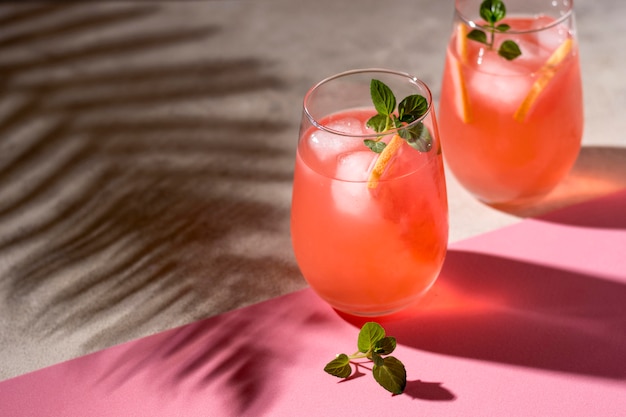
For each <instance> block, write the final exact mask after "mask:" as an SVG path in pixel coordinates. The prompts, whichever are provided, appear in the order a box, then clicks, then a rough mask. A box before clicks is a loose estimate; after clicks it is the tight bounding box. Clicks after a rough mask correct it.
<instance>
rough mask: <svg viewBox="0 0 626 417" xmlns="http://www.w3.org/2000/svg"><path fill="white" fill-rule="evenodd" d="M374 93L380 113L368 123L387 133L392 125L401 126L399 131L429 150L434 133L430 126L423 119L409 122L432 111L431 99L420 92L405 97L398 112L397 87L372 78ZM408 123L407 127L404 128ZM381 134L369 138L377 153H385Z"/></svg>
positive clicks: (416, 147)
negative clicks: (396, 111) (374, 138)
mask: <svg viewBox="0 0 626 417" xmlns="http://www.w3.org/2000/svg"><path fill="white" fill-rule="evenodd" d="M370 94H371V96H372V102H373V103H374V108H375V109H376V112H377V114H376V115H375V116H373V117H371V118H370V119H369V120H368V121H367V126H368V127H369V128H370V129H373V130H374V131H375V132H377V133H385V132H387V131H388V130H391V129H399V130H398V135H400V137H401V138H402V139H404V140H405V141H406V142H407V143H408V144H409V145H411V146H412V147H413V148H415V149H417V150H418V151H420V152H428V151H429V150H430V149H431V147H432V137H431V136H430V133H429V132H428V129H427V128H426V126H424V124H423V123H422V122H419V123H416V124H414V125H412V126H410V127H404V126H407V125H409V124H411V123H413V122H414V121H416V120H418V119H419V118H420V117H422V116H423V115H424V114H426V112H427V111H428V101H427V100H426V99H425V98H424V97H422V96H420V95H419V94H413V95H410V96H408V97H405V98H404V99H403V100H402V101H401V102H400V104H398V114H397V115H396V114H395V113H394V112H395V110H396V96H395V95H394V94H393V91H391V89H390V88H389V87H388V86H387V85H386V84H385V83H383V82H382V81H379V80H374V79H373V80H372V81H371V83H370ZM403 127H404V128H403ZM382 138H383V136H379V137H378V138H377V139H376V140H372V139H366V140H365V141H364V143H365V146H367V147H368V148H370V149H371V150H372V151H374V152H376V153H381V152H382V151H383V149H385V146H386V144H385V142H382V141H381V139H382Z"/></svg>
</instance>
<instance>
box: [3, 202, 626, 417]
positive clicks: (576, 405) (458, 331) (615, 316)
mask: <svg viewBox="0 0 626 417" xmlns="http://www.w3.org/2000/svg"><path fill="white" fill-rule="evenodd" d="M380 322H381V323H382V324H383V325H384V326H385V328H386V329H387V331H388V334H390V335H393V336H396V337H397V338H398V342H399V346H398V348H397V350H396V352H394V356H396V357H398V358H399V359H400V360H402V361H403V362H404V364H405V366H406V368H407V373H408V385H407V389H406V392H405V393H404V394H403V395H399V396H392V395H391V394H389V393H387V392H386V391H384V390H383V389H382V388H380V387H379V386H378V385H377V384H376V383H375V382H374V380H373V378H372V377H371V375H370V372H369V371H367V370H362V371H361V375H358V376H357V377H355V378H353V379H351V380H348V381H343V382H341V380H339V379H337V378H334V377H332V376H330V375H327V374H325V373H324V372H323V371H322V368H323V366H324V365H325V364H326V362H327V361H329V360H330V359H332V358H333V356H334V355H335V354H336V353H340V352H345V353H352V352H353V351H355V350H356V345H355V344H356V336H357V333H358V326H360V324H361V323H362V320H360V319H355V318H351V317H344V316H342V315H339V314H337V313H335V312H334V311H332V310H331V309H330V308H328V307H327V306H326V305H325V304H324V303H323V302H321V301H320V300H318V298H317V297H316V296H315V295H314V294H313V293H312V292H311V291H310V290H304V291H300V292H296V293H293V294H289V295H287V296H284V297H280V298H276V299H273V300H270V301H267V302H264V303H261V304H257V305H254V306H251V307H248V308H244V309H240V310H236V311H233V312H230V313H227V314H224V315H221V316H217V317H213V318H210V319H207V320H204V321H200V322H197V323H193V324H190V325H188V326H184V327H181V328H177V329H173V330H170V331H166V332H163V333H160V334H157V335H154V336H151V337H147V338H144V339H140V340H137V341H133V342H129V343H126V344H123V345H119V346H116V347H113V348H110V349H107V350H104V351H102V352H98V353H95V354H92V355H88V356H85V357H82V358H78V359H75V360H72V361H68V362H65V363H61V364H58V365H55V366H52V367H49V368H46V369H42V370H40V371H37V372H33V373H30V374H27V375H23V376H20V377H17V378H14V379H11V380H8V381H4V382H2V383H0V415H1V416H67V417H72V416H81V417H83V416H153V417H158V416H186V417H191V416H262V415H271V416H296V415H299V416H302V415H307V416H308V415H313V416H326V415H333V416H334V415H341V416H364V415H377V414H379V413H381V414H382V415H393V416H405V415H406V416H408V415H410V416H422V415H423V416H434V415H437V416H461V415H463V416H469V415H472V416H625V415H626V359H625V358H626V191H623V192H620V193H618V194H614V195H612V196H609V197H606V198H603V199H601V200H597V201H593V202H590V203H584V204H582V205H579V206H575V207H571V208H568V209H565V210H562V211H560V212H556V213H553V214H551V215H549V216H545V217H543V218H540V219H531V220H526V221H523V222H521V223H519V224H517V225H514V226H512V227H508V228H505V229H501V230H498V231H496V232H492V233H489V234H485V235H482V236H479V237H476V238H473V239H469V240H466V241H463V242H459V243H457V244H454V245H452V246H451V247H450V250H449V254H448V257H447V259H446V263H445V266H444V269H443V271H442V274H441V277H440V278H439V280H438V282H437V284H436V285H435V286H434V287H433V289H432V290H431V292H430V293H429V294H428V295H427V296H426V297H425V299H424V300H423V301H422V302H421V303H420V304H419V305H416V306H415V307H414V308H412V309H410V310H409V311H406V312H404V313H402V314H399V315H397V316H395V317H389V318H385V319H381V320H380Z"/></svg>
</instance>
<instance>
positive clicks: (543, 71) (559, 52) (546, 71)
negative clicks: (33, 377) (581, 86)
mask: <svg viewBox="0 0 626 417" xmlns="http://www.w3.org/2000/svg"><path fill="white" fill-rule="evenodd" d="M572 43H573V42H572V39H571V38H568V39H566V40H565V42H563V43H562V44H561V45H559V47H558V48H556V50H555V51H554V52H553V53H552V55H550V58H548V60H547V61H546V63H545V64H543V66H542V67H541V68H540V69H539V74H540V75H539V78H537V79H536V80H535V82H534V83H533V86H532V87H531V88H530V91H528V94H527V95H526V97H525V98H524V101H522V103H521V104H520V106H519V107H518V108H517V110H516V111H515V114H514V115H513V118H514V119H515V120H516V121H518V122H520V123H522V122H523V121H524V120H525V119H526V115H527V114H528V111H529V110H530V109H531V107H532V106H533V104H534V103H535V101H536V100H537V97H539V95H540V94H541V92H542V91H543V89H544V88H546V86H547V85H548V83H549V82H550V80H551V79H552V77H554V74H556V71H557V68H558V66H559V64H561V62H563V60H564V59H565V58H567V56H568V55H569V53H570V51H571V50H572Z"/></svg>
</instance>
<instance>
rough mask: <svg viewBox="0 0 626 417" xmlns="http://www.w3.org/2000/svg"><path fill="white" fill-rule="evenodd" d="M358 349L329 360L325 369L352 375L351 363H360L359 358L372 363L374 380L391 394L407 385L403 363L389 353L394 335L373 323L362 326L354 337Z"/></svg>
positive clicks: (338, 374) (393, 348)
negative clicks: (355, 337)
mask: <svg viewBox="0 0 626 417" xmlns="http://www.w3.org/2000/svg"><path fill="white" fill-rule="evenodd" d="M357 347H358V349H359V350H358V351H357V352H356V353H354V354H352V355H346V354H345V353H341V354H339V355H337V357H336V358H335V359H333V360H332V361H330V362H328V364H327V365H326V366H325V367H324V371H326V372H327V373H329V374H331V375H334V376H336V377H339V378H348V377H349V376H350V375H352V366H351V365H352V364H354V365H355V366H359V363H360V362H353V361H355V360H358V359H369V360H370V361H372V362H373V367H372V375H373V376H374V379H375V380H376V382H378V383H379V384H380V385H381V386H382V387H383V388H385V389H386V390H387V391H389V392H391V393H393V394H402V392H404V388H405V387H406V370H405V368H404V365H403V364H402V362H400V361H399V360H398V359H396V358H394V357H393V356H386V357H383V356H384V355H389V354H390V353H392V352H393V351H394V350H395V349H396V338H395V337H391V336H386V335H385V329H383V327H382V326H381V325H380V324H378V323H375V322H367V323H365V324H364V325H363V327H361V331H360V332H359V337H358V340H357Z"/></svg>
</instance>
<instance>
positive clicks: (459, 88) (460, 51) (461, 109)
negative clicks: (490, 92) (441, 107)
mask: <svg viewBox="0 0 626 417" xmlns="http://www.w3.org/2000/svg"><path fill="white" fill-rule="evenodd" d="M467 33H468V27H467V26H466V25H464V24H463V23H459V24H458V25H457V27H456V52H457V57H458V59H456V60H455V59H452V60H451V62H452V63H453V64H452V82H453V83H454V91H456V92H457V93H456V94H455V104H456V109H457V112H458V114H459V117H460V118H461V120H462V121H463V123H469V122H471V121H472V119H473V115H472V111H471V110H472V109H471V107H470V101H469V93H468V90H467V84H466V83H465V77H464V76H463V67H464V66H465V65H466V64H467V62H468V50H467Z"/></svg>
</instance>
